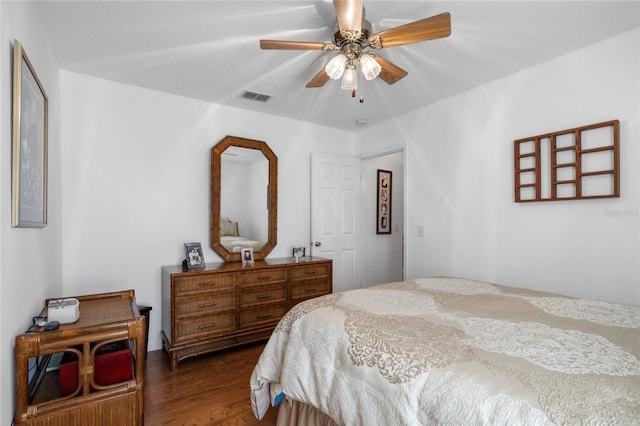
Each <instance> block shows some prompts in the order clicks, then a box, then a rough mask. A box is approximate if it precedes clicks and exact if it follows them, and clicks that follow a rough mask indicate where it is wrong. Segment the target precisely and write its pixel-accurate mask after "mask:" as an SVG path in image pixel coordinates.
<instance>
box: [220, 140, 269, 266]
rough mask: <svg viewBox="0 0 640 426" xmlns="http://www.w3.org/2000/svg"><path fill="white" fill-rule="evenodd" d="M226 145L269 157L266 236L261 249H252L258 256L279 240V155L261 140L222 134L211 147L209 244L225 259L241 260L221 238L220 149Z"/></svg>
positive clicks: (263, 255)
mask: <svg viewBox="0 0 640 426" xmlns="http://www.w3.org/2000/svg"><path fill="white" fill-rule="evenodd" d="M229 147H240V148H248V149H255V150H259V151H260V152H262V154H263V155H264V156H265V158H266V159H267V160H268V161H269V182H268V187H267V189H268V195H267V203H268V204H267V206H268V209H269V213H268V228H269V230H268V239H267V241H266V243H265V244H264V245H263V246H262V249H261V250H254V252H253V256H254V259H255V260H261V259H264V258H265V257H267V255H268V254H269V253H271V250H273V248H274V247H275V246H276V244H277V241H278V229H277V228H278V157H276V155H275V154H274V153H273V151H271V148H269V146H268V145H267V144H266V143H265V142H263V141H258V140H253V139H245V138H240V137H236V136H225V137H224V138H223V139H222V140H221V141H220V142H218V144H217V145H216V146H214V147H213V148H212V149H211V223H210V227H211V248H212V249H213V251H215V252H216V253H217V254H218V255H219V256H220V257H221V258H223V259H224V260H225V261H226V262H239V261H241V257H240V252H232V251H229V250H228V249H227V248H226V247H225V246H224V245H223V244H222V243H221V241H220V219H221V181H222V153H223V152H224V151H225V150H226V149H227V148H229Z"/></svg>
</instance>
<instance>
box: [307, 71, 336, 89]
mask: <svg viewBox="0 0 640 426" xmlns="http://www.w3.org/2000/svg"><path fill="white" fill-rule="evenodd" d="M329 80H330V78H329V74H327V72H326V71H325V70H324V68H322V69H321V70H320V72H319V73H318V74H316V75H315V77H313V78H312V79H311V81H309V82H308V83H307V85H306V86H304V87H307V88H313V87H322V86H324V85H325V84H326V82H327V81H329Z"/></svg>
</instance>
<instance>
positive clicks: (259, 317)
mask: <svg viewBox="0 0 640 426" xmlns="http://www.w3.org/2000/svg"><path fill="white" fill-rule="evenodd" d="M267 318H271V314H264V315H258V319H261V320H263V319H267Z"/></svg>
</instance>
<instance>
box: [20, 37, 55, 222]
mask: <svg viewBox="0 0 640 426" xmlns="http://www.w3.org/2000/svg"><path fill="white" fill-rule="evenodd" d="M48 110H49V99H48V98H47V94H46V92H45V91H44V88H43V87H42V83H41V82H40V80H39V79H38V76H37V74H36V72H35V69H34V68H33V65H32V64H31V62H30V61H29V57H28V56H27V54H26V52H25V51H24V49H23V48H22V45H21V44H20V42H19V41H18V40H14V42H13V141H12V143H13V145H12V150H13V152H12V183H11V226H12V227H14V228H17V227H20V228H43V227H45V226H47V199H48V177H47V174H48V133H49V129H48V127H49V121H48V120H49V111H48Z"/></svg>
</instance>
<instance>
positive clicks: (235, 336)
mask: <svg viewBox="0 0 640 426" xmlns="http://www.w3.org/2000/svg"><path fill="white" fill-rule="evenodd" d="M332 288H333V286H332V261H331V260H329V259H320V258H301V259H300V260H299V262H294V259H293V258H281V259H267V260H260V261H256V262H255V264H254V266H247V267H244V268H243V267H242V263H241V262H231V263H211V264H207V266H206V268H205V269H201V270H186V269H183V268H182V266H165V267H163V268H162V342H163V346H164V349H165V350H166V351H167V353H168V354H169V359H170V360H171V369H172V370H175V369H176V368H177V366H178V361H181V360H183V359H185V358H189V357H192V356H197V355H200V354H204V353H207V352H212V351H216V350H220V349H224V348H228V347H231V346H236V345H241V344H244V343H249V342H255V341H259V340H265V339H268V338H269V336H270V335H271V332H272V331H273V329H274V328H275V326H276V324H277V323H278V321H279V320H280V318H282V317H283V316H284V314H286V313H287V311H288V310H289V309H290V308H291V307H293V306H294V305H295V304H297V303H299V302H301V301H303V300H306V299H310V298H313V297H317V296H322V295H324V294H329V293H331V292H332Z"/></svg>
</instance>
